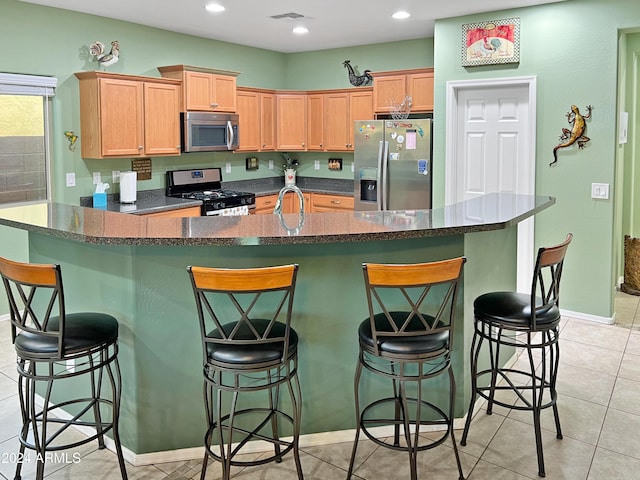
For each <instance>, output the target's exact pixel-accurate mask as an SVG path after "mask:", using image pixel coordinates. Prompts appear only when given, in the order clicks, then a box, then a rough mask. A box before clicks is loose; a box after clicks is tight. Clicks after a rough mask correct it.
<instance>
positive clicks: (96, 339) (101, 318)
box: [14, 312, 118, 358]
mask: <svg viewBox="0 0 640 480" xmlns="http://www.w3.org/2000/svg"><path fill="white" fill-rule="evenodd" d="M59 328H60V318H59V317H51V319H50V320H49V323H48V324H47V328H46V330H45V331H46V332H49V333H51V332H58V330H59ZM64 331H65V334H64V344H63V347H62V348H63V353H64V354H73V353H78V352H84V351H87V350H93V349H95V348H100V347H101V346H103V345H106V344H113V343H115V342H116V341H117V340H118V321H117V320H116V319H115V317H112V316H111V315H107V314H106V313H94V312H82V313H70V314H67V315H66V318H65V324H64ZM14 345H15V347H16V352H17V353H18V356H20V357H27V358H31V357H33V358H36V357H37V358H57V354H58V336H57V335H56V336H51V335H45V334H43V333H39V332H27V331H25V332H22V333H20V334H18V335H16V340H15V343H14Z"/></svg>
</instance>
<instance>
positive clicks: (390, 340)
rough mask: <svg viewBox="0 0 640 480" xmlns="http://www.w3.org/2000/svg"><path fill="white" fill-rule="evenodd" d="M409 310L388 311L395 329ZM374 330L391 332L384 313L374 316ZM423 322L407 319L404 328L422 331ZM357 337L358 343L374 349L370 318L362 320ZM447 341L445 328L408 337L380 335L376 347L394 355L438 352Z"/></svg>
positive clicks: (444, 346)
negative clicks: (436, 331)
mask: <svg viewBox="0 0 640 480" xmlns="http://www.w3.org/2000/svg"><path fill="white" fill-rule="evenodd" d="M409 313H410V312H390V315H391V318H392V319H393V321H394V324H395V325H396V329H400V328H401V326H402V323H403V322H404V321H405V320H406V319H407V317H408V316H409ZM433 320H434V319H433V318H432V317H429V318H428V321H429V322H430V323H431V324H432V323H433ZM374 322H375V325H376V330H377V331H378V332H379V335H382V334H383V333H393V330H392V329H391V327H390V325H389V322H388V321H387V317H386V316H385V314H384V313H379V314H377V315H375V316H374ZM424 330H425V327H424V324H423V323H422V322H421V321H420V319H419V318H417V317H414V318H413V319H411V320H410V321H409V324H408V326H407V328H406V331H407V332H416V333H420V332H422V333H424ZM358 338H359V339H360V345H361V346H362V347H364V348H366V349H369V350H373V349H374V340H373V331H372V329H371V320H370V319H369V318H367V319H365V320H363V321H362V323H361V324H360V327H359V328H358ZM448 342H449V331H448V330H445V331H442V332H438V333H432V334H423V335H416V336H410V337H400V336H386V337H385V336H381V338H380V339H379V340H378V345H377V348H378V349H379V350H380V351H381V352H386V353H390V354H396V355H422V354H426V353H430V352H438V351H440V350H442V349H443V348H446V346H447V345H448Z"/></svg>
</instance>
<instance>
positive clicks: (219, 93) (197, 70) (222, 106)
mask: <svg viewBox="0 0 640 480" xmlns="http://www.w3.org/2000/svg"><path fill="white" fill-rule="evenodd" d="M158 71H159V72H160V74H161V75H162V76H163V77H166V78H174V79H179V80H182V81H183V94H182V103H181V111H183V112H186V111H197V112H225V113H236V111H237V108H238V107H237V96H236V77H237V76H238V75H239V74H240V73H239V72H232V71H227V70H215V69H211V68H203V67H194V66H190V65H169V66H166V67H158Z"/></svg>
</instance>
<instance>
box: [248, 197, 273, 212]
mask: <svg viewBox="0 0 640 480" xmlns="http://www.w3.org/2000/svg"><path fill="white" fill-rule="evenodd" d="M277 200H278V195H263V196H260V197H258V196H256V208H254V209H253V213H255V214H257V215H259V214H263V213H273V209H274V208H276V201H277Z"/></svg>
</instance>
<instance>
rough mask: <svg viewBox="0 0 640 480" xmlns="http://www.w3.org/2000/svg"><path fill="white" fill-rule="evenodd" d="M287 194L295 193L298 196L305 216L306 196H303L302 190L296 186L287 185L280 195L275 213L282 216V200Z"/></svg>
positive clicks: (301, 211) (301, 210)
mask: <svg viewBox="0 0 640 480" xmlns="http://www.w3.org/2000/svg"><path fill="white" fill-rule="evenodd" d="M287 192H294V193H295V194H296V195H298V200H300V213H301V214H303V215H304V195H303V194H302V190H300V189H299V188H298V187H296V186H295V185H285V186H284V187H282V189H281V190H280V193H278V201H277V202H276V208H274V209H273V213H274V214H276V215H281V214H282V200H283V199H284V195H285V193H287Z"/></svg>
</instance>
